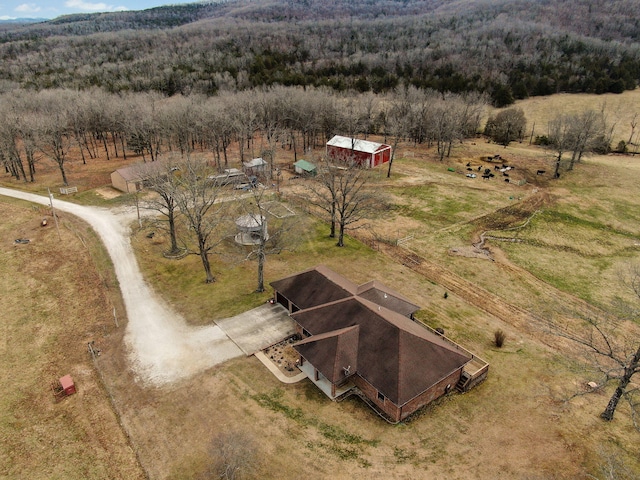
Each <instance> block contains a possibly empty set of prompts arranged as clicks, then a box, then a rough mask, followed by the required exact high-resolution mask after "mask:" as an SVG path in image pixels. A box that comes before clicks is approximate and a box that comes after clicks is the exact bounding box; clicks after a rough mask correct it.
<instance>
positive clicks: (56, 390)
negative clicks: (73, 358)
mask: <svg viewBox="0 0 640 480" xmlns="http://www.w3.org/2000/svg"><path fill="white" fill-rule="evenodd" d="M51 391H52V392H53V396H54V398H55V399H56V402H59V401H60V400H62V399H63V398H65V397H68V396H69V395H73V394H74V393H76V386H75V384H74V383H73V379H72V378H71V375H65V376H64V377H61V378H59V379H58V380H56V381H55V382H51Z"/></svg>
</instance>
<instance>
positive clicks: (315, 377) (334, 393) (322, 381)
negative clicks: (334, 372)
mask: <svg viewBox="0 0 640 480" xmlns="http://www.w3.org/2000/svg"><path fill="white" fill-rule="evenodd" d="M298 368H299V369H300V370H302V371H303V372H304V373H306V374H307V377H309V380H311V381H312V382H313V383H314V384H315V386H316V387H318V388H319V389H320V390H322V391H323V392H324V394H325V395H326V396H327V397H329V398H330V399H331V400H335V399H336V398H338V397H340V396H341V395H344V394H345V393H347V392H348V391H349V390H351V389H352V388H354V387H355V385H354V384H353V383H352V382H351V381H350V380H349V381H347V382H346V383H344V384H343V385H340V386H339V387H336V386H335V385H333V384H332V383H331V382H330V381H329V380H328V379H327V377H325V376H324V375H322V373H320V372H319V371H318V370H317V369H316V368H315V367H314V366H313V365H311V364H310V363H309V362H307V361H302V362H301V364H300V365H298Z"/></svg>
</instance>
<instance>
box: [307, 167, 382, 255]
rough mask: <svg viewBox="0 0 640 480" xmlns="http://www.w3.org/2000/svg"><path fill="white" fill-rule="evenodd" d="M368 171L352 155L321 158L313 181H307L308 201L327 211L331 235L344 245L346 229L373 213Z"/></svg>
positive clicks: (356, 226)
mask: <svg viewBox="0 0 640 480" xmlns="http://www.w3.org/2000/svg"><path fill="white" fill-rule="evenodd" d="M370 176H371V173H370V170H368V169H364V168H360V166H359V165H358V164H357V163H356V162H355V161H353V158H352V157H350V156H348V155H347V156H346V158H344V159H343V158H324V159H323V160H322V162H321V168H320V172H319V173H318V175H317V176H316V177H315V179H314V181H313V182H311V183H310V184H309V192H308V193H309V194H310V195H309V197H308V199H307V200H308V201H309V203H310V204H311V205H314V206H315V207H317V208H319V209H320V210H321V211H324V212H325V213H326V214H328V219H329V221H330V225H331V234H330V235H329V236H330V237H331V238H333V237H335V236H336V229H337V237H338V241H337V243H336V245H337V246H338V247H344V235H345V232H346V231H347V230H350V229H355V228H358V227H359V226H362V222H363V220H364V219H366V218H369V217H371V216H372V215H373V214H374V212H375V206H376V204H377V201H376V200H377V199H378V198H379V195H377V194H376V193H375V192H374V190H373V189H371V188H370V186H369V181H370Z"/></svg>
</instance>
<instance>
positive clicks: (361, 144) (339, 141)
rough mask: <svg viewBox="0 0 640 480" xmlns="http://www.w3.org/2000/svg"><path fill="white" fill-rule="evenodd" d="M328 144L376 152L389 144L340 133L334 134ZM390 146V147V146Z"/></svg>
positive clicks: (359, 150)
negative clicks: (345, 135)
mask: <svg viewBox="0 0 640 480" xmlns="http://www.w3.org/2000/svg"><path fill="white" fill-rule="evenodd" d="M327 145H329V146H332V147H340V148H347V149H349V150H351V149H353V150H356V151H358V152H365V153H375V152H377V151H378V150H380V149H381V148H387V147H389V145H385V144H383V143H377V142H371V141H369V140H359V139H357V138H350V137H343V136H340V135H336V136H334V137H333V138H332V139H331V140H329V141H328V142H327ZM389 148H390V147H389Z"/></svg>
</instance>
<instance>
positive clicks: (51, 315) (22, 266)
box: [0, 198, 144, 479]
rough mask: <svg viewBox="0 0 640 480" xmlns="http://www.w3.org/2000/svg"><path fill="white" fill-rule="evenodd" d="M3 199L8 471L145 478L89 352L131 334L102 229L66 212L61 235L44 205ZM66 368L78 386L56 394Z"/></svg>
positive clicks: (0, 268)
mask: <svg viewBox="0 0 640 480" xmlns="http://www.w3.org/2000/svg"><path fill="white" fill-rule="evenodd" d="M0 208H1V211H2V214H1V217H2V221H1V222H0V278H1V280H0V282H1V286H2V296H0V310H1V311H2V313H1V315H0V316H1V319H2V337H3V342H2V349H1V350H0V352H1V353H0V365H1V368H0V372H2V377H1V379H2V385H3V393H2V395H1V396H0V411H1V412H2V417H1V420H0V438H2V442H1V444H2V447H1V448H0V477H2V478H33V479H49V478H63V477H65V478H87V479H89V478H93V479H102V478H120V479H130V478H131V479H134V478H144V475H143V472H142V469H141V468H140V467H139V465H138V463H137V460H136V457H135V455H134V454H133V452H132V450H131V448H130V445H129V444H128V441H127V437H126V435H125V434H124V432H123V430H122V429H121V428H120V426H119V424H118V418H117V416H116V413H115V412H114V411H113V409H112V408H111V404H110V402H109V398H108V396H107V395H106V392H105V390H104V388H103V387H102V384H101V382H100V379H99V376H98V375H97V373H96V371H95V370H94V368H93V364H92V361H91V358H90V356H89V354H88V352H87V342H88V341H91V340H95V341H96V342H97V343H99V344H100V343H102V341H103V340H105V339H111V340H112V341H115V342H117V341H120V340H121V335H122V331H121V330H117V329H116V328H115V326H114V321H113V317H112V315H111V311H112V308H113V305H114V304H115V305H116V306H118V308H119V304H118V296H119V293H118V290H117V286H116V285H115V283H114V280H113V276H112V273H111V272H110V271H109V268H108V267H109V265H108V264H107V263H105V259H104V257H103V256H102V255H103V254H102V253H101V252H100V249H99V248H97V249H96V246H95V238H94V236H93V235H92V234H91V232H89V231H87V230H86V227H85V226H84V225H83V224H81V223H79V222H77V221H75V220H73V219H72V218H68V217H64V218H63V222H62V228H61V229H60V234H61V238H59V237H58V235H57V233H56V230H55V227H54V226H53V221H52V219H51V217H49V226H48V227H46V228H42V227H40V221H41V220H42V218H43V217H45V216H48V212H47V209H44V208H43V207H33V206H30V205H28V204H26V203H21V202H14V201H10V200H6V199H4V198H3V199H2V200H1V201H0ZM81 237H82V239H83V240H84V241H85V242H86V243H87V245H89V246H90V248H89V249H87V248H86V247H85V246H84V245H83V243H82V240H81ZM16 238H28V239H29V240H30V243H29V244H27V245H18V244H15V243H14V240H15V239H16ZM105 354H109V353H108V352H105ZM65 374H71V376H72V377H73V379H74V381H75V383H76V387H77V390H78V393H77V394H75V395H73V396H70V397H68V398H66V399H64V400H62V401H61V402H59V403H56V402H54V397H53V395H52V392H51V390H50V387H49V385H50V383H51V382H52V381H54V380H57V379H58V378H59V377H61V376H63V375H65Z"/></svg>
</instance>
